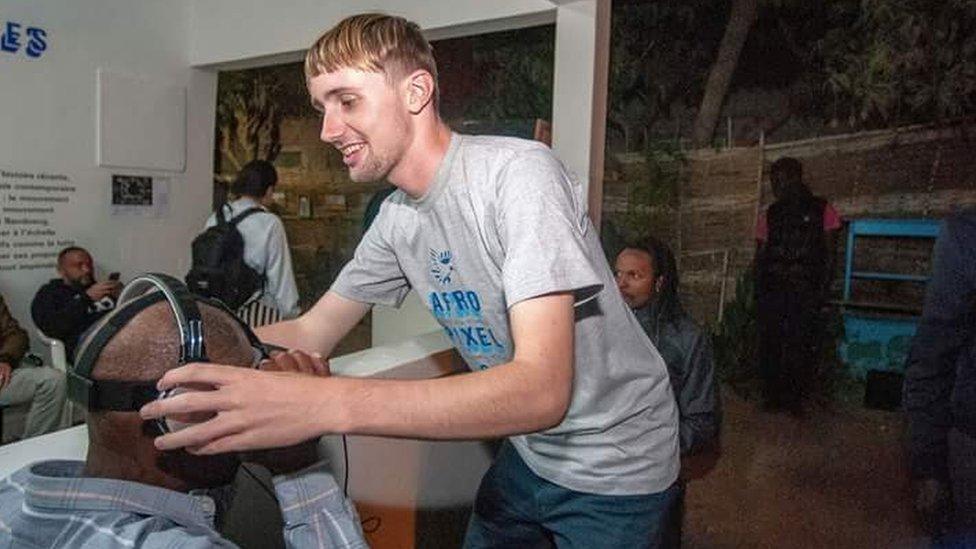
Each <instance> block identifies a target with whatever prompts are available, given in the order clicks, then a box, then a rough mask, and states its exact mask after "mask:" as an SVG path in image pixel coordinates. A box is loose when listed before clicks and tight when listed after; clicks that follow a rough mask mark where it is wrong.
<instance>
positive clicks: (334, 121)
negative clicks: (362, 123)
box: [319, 113, 345, 143]
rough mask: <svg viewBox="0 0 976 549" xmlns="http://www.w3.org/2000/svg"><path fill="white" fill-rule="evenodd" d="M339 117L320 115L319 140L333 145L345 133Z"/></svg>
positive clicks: (335, 115)
mask: <svg viewBox="0 0 976 549" xmlns="http://www.w3.org/2000/svg"><path fill="white" fill-rule="evenodd" d="M339 118H340V117H339V115H337V114H330V113H326V114H323V115H322V132H321V133H320V134H319V139H321V140H322V141H324V142H326V143H335V142H336V141H337V140H338V139H339V138H340V137H341V136H342V133H343V132H344V131H345V124H344V123H343V122H342V121H341V120H340V119H339Z"/></svg>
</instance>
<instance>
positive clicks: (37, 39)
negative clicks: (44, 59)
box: [24, 27, 47, 58]
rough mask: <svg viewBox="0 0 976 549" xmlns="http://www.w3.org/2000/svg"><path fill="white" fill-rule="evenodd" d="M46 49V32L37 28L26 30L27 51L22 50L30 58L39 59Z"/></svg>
mask: <svg viewBox="0 0 976 549" xmlns="http://www.w3.org/2000/svg"><path fill="white" fill-rule="evenodd" d="M46 49H47V32H46V31H45V30H44V29H39V28H37V27H29V28H28V29H27V49H26V50H24V52H25V53H27V55H28V56H30V57H34V58H37V57H40V56H41V54H42V53H44V50H46Z"/></svg>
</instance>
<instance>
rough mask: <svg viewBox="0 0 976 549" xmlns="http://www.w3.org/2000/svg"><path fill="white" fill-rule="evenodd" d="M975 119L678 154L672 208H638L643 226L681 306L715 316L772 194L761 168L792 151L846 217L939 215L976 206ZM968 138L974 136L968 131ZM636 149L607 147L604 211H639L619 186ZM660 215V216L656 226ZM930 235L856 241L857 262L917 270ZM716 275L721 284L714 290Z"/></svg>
mask: <svg viewBox="0 0 976 549" xmlns="http://www.w3.org/2000/svg"><path fill="white" fill-rule="evenodd" d="M974 128H976V126H969V125H962V124H960V125H955V126H952V127H944V128H933V127H910V128H900V129H897V130H886V131H878V132H866V133H860V134H851V135H843V136H833V137H826V138H819V139H807V140H802V141H794V142H789V143H778V144H775V145H770V146H766V147H751V148H733V149H729V150H722V151H712V150H699V151H691V152H689V153H687V154H686V159H685V161H684V165H683V168H682V169H683V170H684V171H685V173H686V177H685V178H684V183H683V185H682V189H681V192H680V202H679V205H678V206H677V207H673V208H669V209H668V212H667V215H664V216H662V215H657V216H648V217H647V222H646V223H647V226H648V227H651V231H652V232H653V233H654V234H659V235H661V236H662V238H664V239H665V240H666V241H668V242H670V243H671V244H672V246H674V248H675V250H676V252H677V254H678V258H679V263H680V268H681V277H682V286H683V288H682V294H683V299H684V301H685V305H686V306H687V307H688V309H689V310H690V311H691V312H692V314H693V315H694V316H695V317H696V318H697V319H698V320H699V321H701V322H704V323H708V324H714V323H715V322H716V319H717V317H718V313H719V308H720V297H721V296H722V295H723V294H724V296H725V299H726V300H727V299H729V298H731V297H732V296H734V294H735V280H736V278H737V277H738V276H739V275H740V274H741V273H742V272H743V271H744V270H745V269H747V268H749V266H750V264H751V262H752V259H753V254H754V234H753V232H754V227H755V221H756V213H757V211H758V210H757V208H765V207H766V206H768V205H769V202H770V201H771V200H772V196H771V192H770V189H769V180H768V168H769V165H770V164H771V163H772V162H774V161H775V160H777V159H779V158H782V157H784V156H792V157H795V158H798V159H799V160H800V161H801V162H802V163H803V167H804V179H805V180H806V182H807V184H808V185H809V186H810V188H811V189H812V190H813V192H814V194H817V195H819V196H823V197H824V198H826V199H827V200H828V201H830V202H831V203H832V204H833V205H834V207H835V208H836V209H837V210H838V211H839V212H840V214H841V215H842V216H843V217H844V218H845V219H847V220H850V219H857V218H867V217H874V218H882V217H883V218H914V217H924V218H941V217H943V216H944V215H945V214H946V213H947V212H949V211H951V210H952V209H953V208H959V207H963V206H968V205H976V139H972V138H970V135H969V134H970V133H972V132H973V129H974ZM974 137H976V136H974ZM640 163H641V159H640V157H636V156H627V155H616V156H615V162H613V163H611V170H610V172H609V173H608V177H607V181H608V183H606V187H605V189H604V214H605V215H608V217H609V219H611V220H614V219H616V220H619V219H620V217H621V215H620V212H625V211H631V212H633V211H640V207H637V208H635V207H634V205H630V204H628V203H627V200H628V195H627V193H626V191H625V190H626V189H628V188H630V185H633V181H635V180H637V179H638V178H641V177H645V178H646V177H647V173H646V170H645V171H643V172H642V171H641V169H640V166H639V165H640ZM662 219H663V220H664V223H663V224H664V225H667V226H663V227H662V226H661V225H662ZM843 236H844V235H843V234H842V235H841V238H840V239H839V246H838V257H837V269H836V273H837V276H836V278H837V280H836V283H835V285H834V286H835V294H836V295H835V297H839V293H840V277H841V268H842V265H843V255H842V254H843V248H844V239H843ZM930 253H931V241H916V242H906V241H904V240H900V239H899V240H887V239H871V240H870V241H868V240H865V241H864V243H863V245H861V246H859V248H858V251H857V255H856V258H857V264H856V268H858V269H861V268H863V269H870V270H874V269H877V270H890V271H898V272H904V273H912V274H919V273H926V272H928V270H929V255H930ZM723 283H724V286H725V290H724V292H723V290H722V287H723ZM922 291H923V288H922V286H921V285H918V284H912V283H896V284H890V283H876V282H868V281H861V282H857V283H856V285H855V292H856V293H857V294H858V296H859V297H860V298H861V299H863V300H869V301H872V300H877V301H884V302H894V303H901V304H905V305H918V304H920V303H921V297H922Z"/></svg>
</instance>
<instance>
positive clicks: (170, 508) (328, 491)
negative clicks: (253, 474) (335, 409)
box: [0, 460, 367, 548]
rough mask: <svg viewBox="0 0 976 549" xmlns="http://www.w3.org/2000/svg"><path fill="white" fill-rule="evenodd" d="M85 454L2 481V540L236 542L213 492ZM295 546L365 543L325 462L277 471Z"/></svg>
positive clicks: (8, 543)
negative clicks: (120, 472)
mask: <svg viewBox="0 0 976 549" xmlns="http://www.w3.org/2000/svg"><path fill="white" fill-rule="evenodd" d="M83 468H84V463H83V462H80V461H56V460H52V461H42V462H38V463H34V464H32V465H29V466H27V467H25V468H23V469H21V470H19V471H17V472H16V473H14V474H13V475H11V476H10V477H8V478H6V479H4V480H3V481H2V482H0V548H8V547H31V548H35V547H38V548H39V547H57V548H61V547H70V548H75V547H93V548H94V547H97V548H108V547H180V548H196V547H200V548H204V547H236V546H235V545H234V544H233V543H231V542H230V541H227V540H225V539H224V538H223V537H221V535H220V534H219V533H218V532H217V531H216V530H214V526H213V524H214V522H213V521H214V513H215V504H214V500H213V499H211V498H210V497H208V496H204V495H196V494H186V493H182V492H175V491H173V490H167V489H164V488H158V487H155V486H149V485H146V484H140V483H137V482H129V481H123V480H113V479H103V478H87V477H82V476H81V474H82V471H83ZM274 484H275V492H276V494H277V496H278V502H279V505H280V506H281V513H282V517H283V518H284V532H283V535H284V539H285V544H286V546H287V547H290V548H305V547H315V548H326V547H343V548H345V547H357V548H358V547H367V545H366V541H365V539H364V538H363V533H362V528H361V526H360V523H359V517H358V515H357V514H356V510H355V508H354V507H353V506H352V503H351V502H350V501H349V500H348V499H347V498H345V497H344V496H343V494H342V490H341V489H340V488H339V487H338V486H337V485H336V482H335V480H334V479H333V478H332V475H330V474H329V473H328V472H327V470H326V468H325V467H324V466H323V465H322V464H316V465H313V466H312V467H309V468H307V469H305V470H303V471H300V472H298V473H295V474H293V475H286V476H280V477H275V479H274Z"/></svg>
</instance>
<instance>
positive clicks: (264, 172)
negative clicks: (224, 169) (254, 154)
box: [230, 160, 278, 206]
mask: <svg viewBox="0 0 976 549" xmlns="http://www.w3.org/2000/svg"><path fill="white" fill-rule="evenodd" d="M277 184H278V171H277V170H275V167H274V164H272V163H271V162H268V161H267V160H252V161H250V162H248V163H247V164H245V165H244V167H243V168H241V171H240V172H239V173H238V174H237V178H236V179H235V180H234V183H233V184H232V185H231V188H230V190H231V192H232V193H234V194H236V195H238V196H247V197H250V198H253V199H254V200H257V201H258V202H260V203H261V204H263V205H265V206H270V205H271V202H272V201H273V196H274V189H275V185H277Z"/></svg>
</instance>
